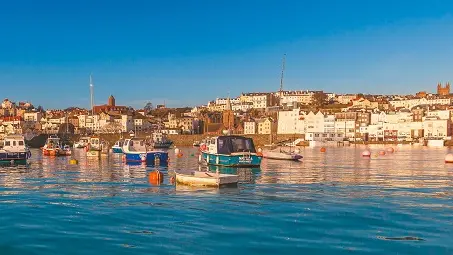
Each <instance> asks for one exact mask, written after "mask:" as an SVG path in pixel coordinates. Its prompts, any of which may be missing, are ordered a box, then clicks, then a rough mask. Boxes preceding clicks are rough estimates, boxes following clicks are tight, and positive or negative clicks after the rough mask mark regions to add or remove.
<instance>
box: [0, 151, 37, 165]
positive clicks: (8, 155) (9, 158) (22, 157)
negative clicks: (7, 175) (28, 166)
mask: <svg viewBox="0 0 453 255" xmlns="http://www.w3.org/2000/svg"><path fill="white" fill-rule="evenodd" d="M29 157H30V153H29V152H26V151H21V152H0V164H25V163H27V159H28V158H29Z"/></svg>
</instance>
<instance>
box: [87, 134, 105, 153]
mask: <svg viewBox="0 0 453 255" xmlns="http://www.w3.org/2000/svg"><path fill="white" fill-rule="evenodd" d="M85 151H86V155H87V157H90V158H99V157H100V156H101V152H102V144H101V139H100V138H99V137H97V136H92V137H90V139H89V141H88V144H87V146H86V147H85Z"/></svg>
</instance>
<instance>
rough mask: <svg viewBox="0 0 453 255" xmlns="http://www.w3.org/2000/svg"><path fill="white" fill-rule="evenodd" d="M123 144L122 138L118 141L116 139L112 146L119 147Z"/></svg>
mask: <svg viewBox="0 0 453 255" xmlns="http://www.w3.org/2000/svg"><path fill="white" fill-rule="evenodd" d="M123 145H124V141H123V140H118V141H116V143H115V145H114V147H120V148H122V147H123Z"/></svg>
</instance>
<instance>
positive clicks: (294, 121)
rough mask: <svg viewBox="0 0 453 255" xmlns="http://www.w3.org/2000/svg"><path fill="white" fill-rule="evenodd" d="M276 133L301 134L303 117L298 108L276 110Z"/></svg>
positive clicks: (303, 123) (303, 122)
mask: <svg viewBox="0 0 453 255" xmlns="http://www.w3.org/2000/svg"><path fill="white" fill-rule="evenodd" d="M277 116H278V117H277V119H278V124H277V134H303V133H304V125H305V120H304V119H305V118H304V115H302V114H300V110H299V108H295V109H292V110H282V111H278V115H277Z"/></svg>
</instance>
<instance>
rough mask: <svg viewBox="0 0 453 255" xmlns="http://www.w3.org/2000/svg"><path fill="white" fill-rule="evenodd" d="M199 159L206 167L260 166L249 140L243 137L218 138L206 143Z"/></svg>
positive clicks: (257, 155)
mask: <svg viewBox="0 0 453 255" xmlns="http://www.w3.org/2000/svg"><path fill="white" fill-rule="evenodd" d="M201 155H202V157H201V159H202V160H203V161H205V162H206V163H207V164H208V165H220V166H234V167H254V166H259V165H260V164H261V159H262V157H261V155H260V154H258V153H257V152H256V149H255V145H254V144H253V140H252V139H251V138H247V137H243V136H234V135H227V136H219V137H213V138H211V139H209V140H208V141H207V144H206V146H203V149H202V150H201Z"/></svg>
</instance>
